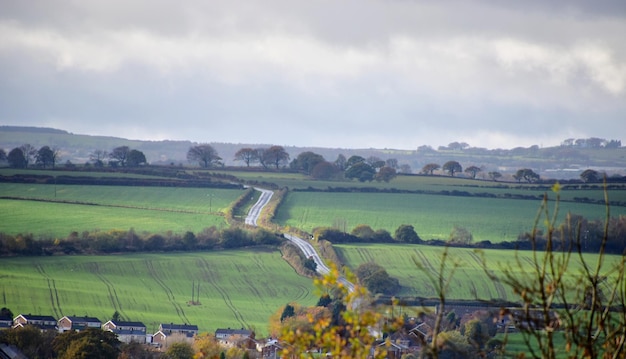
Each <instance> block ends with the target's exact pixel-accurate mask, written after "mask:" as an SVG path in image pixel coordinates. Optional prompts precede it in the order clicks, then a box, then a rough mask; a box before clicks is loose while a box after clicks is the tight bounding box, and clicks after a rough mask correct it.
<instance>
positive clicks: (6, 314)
mask: <svg viewBox="0 0 626 359" xmlns="http://www.w3.org/2000/svg"><path fill="white" fill-rule="evenodd" d="M0 317H3V318H11V319H13V318H15V316H14V315H13V312H12V311H11V309H9V308H7V307H2V309H0Z"/></svg>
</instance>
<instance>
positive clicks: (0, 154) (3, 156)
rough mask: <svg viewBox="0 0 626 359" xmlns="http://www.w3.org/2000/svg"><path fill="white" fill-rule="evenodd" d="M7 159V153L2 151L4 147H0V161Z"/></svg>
mask: <svg viewBox="0 0 626 359" xmlns="http://www.w3.org/2000/svg"><path fill="white" fill-rule="evenodd" d="M6 160H7V153H6V152H5V151H4V148H0V161H6Z"/></svg>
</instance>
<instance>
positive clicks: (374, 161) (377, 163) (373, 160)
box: [365, 156, 385, 169]
mask: <svg viewBox="0 0 626 359" xmlns="http://www.w3.org/2000/svg"><path fill="white" fill-rule="evenodd" d="M365 162H367V164H368V165H370V166H372V167H373V168H375V169H379V168H383V166H384V165H385V161H383V160H381V159H380V157H376V156H369V157H368V158H367V160H366V161H365Z"/></svg>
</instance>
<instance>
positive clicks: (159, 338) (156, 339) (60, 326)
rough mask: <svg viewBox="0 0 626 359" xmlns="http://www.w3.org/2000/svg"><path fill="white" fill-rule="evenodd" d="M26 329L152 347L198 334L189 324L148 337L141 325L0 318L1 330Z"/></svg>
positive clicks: (27, 316)
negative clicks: (93, 332)
mask: <svg viewBox="0 0 626 359" xmlns="http://www.w3.org/2000/svg"><path fill="white" fill-rule="evenodd" d="M27 325H32V326H35V327H37V328H39V329H42V330H56V331H58V332H59V333H64V332H67V331H71V330H74V331H81V330H86V329H102V330H107V331H110V332H113V333H115V334H117V337H118V340H119V341H121V342H123V343H130V342H136V343H141V344H146V343H148V344H155V345H162V344H165V343H166V342H167V339H168V337H171V336H177V337H182V338H193V337H194V336H195V335H197V334H198V326H197V325H191V324H174V323H170V324H166V323H161V324H160V325H159V330H158V331H157V332H156V333H154V334H148V333H147V331H146V326H145V325H144V324H143V323H142V322H128V321H118V320H109V321H108V322H106V323H104V324H103V323H102V322H101V321H100V319H98V318H95V317H78V316H64V317H63V318H61V319H59V320H56V319H55V318H54V317H52V316H49V315H31V314H20V315H18V316H16V317H15V318H7V317H3V318H0V329H8V328H14V329H15V328H21V327H24V326H27Z"/></svg>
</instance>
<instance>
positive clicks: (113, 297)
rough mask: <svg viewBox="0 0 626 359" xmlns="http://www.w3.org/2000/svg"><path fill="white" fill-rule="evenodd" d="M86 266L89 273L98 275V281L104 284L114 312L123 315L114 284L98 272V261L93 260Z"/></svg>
mask: <svg viewBox="0 0 626 359" xmlns="http://www.w3.org/2000/svg"><path fill="white" fill-rule="evenodd" d="M87 268H88V270H89V271H90V272H91V273H93V274H94V275H95V276H96V277H98V279H99V280H100V282H102V284H104V286H105V287H106V288H107V292H108V293H109V295H108V297H109V301H110V302H111V305H112V306H113V309H114V310H115V311H116V312H118V313H120V316H122V317H125V316H124V315H123V311H122V302H121V301H120V298H119V297H118V296H117V291H116V290H115V286H114V285H113V283H111V281H110V280H108V279H107V278H106V277H105V276H104V275H103V274H102V273H100V267H99V266H98V263H95V262H94V263H89V264H88V265H87Z"/></svg>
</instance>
